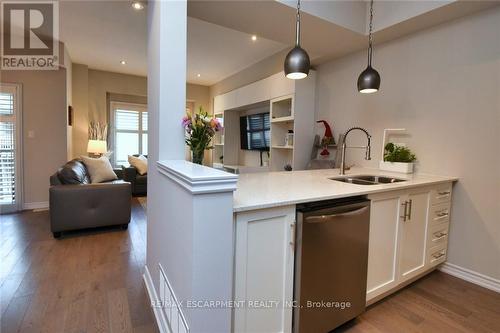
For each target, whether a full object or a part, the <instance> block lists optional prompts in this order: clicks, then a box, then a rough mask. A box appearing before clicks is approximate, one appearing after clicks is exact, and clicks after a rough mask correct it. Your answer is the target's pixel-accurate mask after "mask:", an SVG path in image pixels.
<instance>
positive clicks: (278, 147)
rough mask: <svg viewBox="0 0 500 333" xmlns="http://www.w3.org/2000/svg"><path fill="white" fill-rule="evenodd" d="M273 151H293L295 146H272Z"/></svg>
mask: <svg viewBox="0 0 500 333" xmlns="http://www.w3.org/2000/svg"><path fill="white" fill-rule="evenodd" d="M271 148H273V149H290V150H293V146H271Z"/></svg>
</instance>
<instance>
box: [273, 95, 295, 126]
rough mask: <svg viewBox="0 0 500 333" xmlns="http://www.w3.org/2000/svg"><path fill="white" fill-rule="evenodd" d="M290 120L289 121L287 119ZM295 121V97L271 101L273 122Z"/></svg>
mask: <svg viewBox="0 0 500 333" xmlns="http://www.w3.org/2000/svg"><path fill="white" fill-rule="evenodd" d="M287 118H288V119H287ZM278 119H285V120H282V121H290V120H293V97H292V96H284V97H280V98H276V99H273V100H271V122H275V120H278Z"/></svg>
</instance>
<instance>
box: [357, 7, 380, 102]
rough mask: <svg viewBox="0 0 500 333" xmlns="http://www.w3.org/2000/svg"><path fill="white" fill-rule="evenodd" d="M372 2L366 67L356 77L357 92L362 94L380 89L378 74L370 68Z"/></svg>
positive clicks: (371, 52) (371, 54)
mask: <svg viewBox="0 0 500 333" xmlns="http://www.w3.org/2000/svg"><path fill="white" fill-rule="evenodd" d="M372 30H373V0H371V1H370V31H369V34H368V66H367V67H366V69H365V70H364V71H363V72H362V73H361V74H360V75H359V77H358V91H359V92H360V93H363V94H371V93H374V92H377V91H378V90H379V88H380V74H379V73H378V72H377V71H376V70H375V69H374V68H373V67H372V56H373V37H372Z"/></svg>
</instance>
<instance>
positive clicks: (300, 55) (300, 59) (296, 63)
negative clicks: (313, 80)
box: [285, 0, 311, 80]
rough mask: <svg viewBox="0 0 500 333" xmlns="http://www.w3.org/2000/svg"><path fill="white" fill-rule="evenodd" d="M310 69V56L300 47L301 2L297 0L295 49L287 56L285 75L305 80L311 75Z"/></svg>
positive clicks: (293, 78)
mask: <svg viewBox="0 0 500 333" xmlns="http://www.w3.org/2000/svg"><path fill="white" fill-rule="evenodd" d="M310 67H311V62H310V60H309V55H308V54H307V52H306V51H305V50H304V49H303V48H301V47H300V0H297V16H296V22H295V47H294V48H293V49H292V50H291V51H290V52H288V54H287V55H286V58H285V75H286V77H287V78H289V79H292V80H298V79H303V78H305V77H306V76H307V75H308V74H309V68H310Z"/></svg>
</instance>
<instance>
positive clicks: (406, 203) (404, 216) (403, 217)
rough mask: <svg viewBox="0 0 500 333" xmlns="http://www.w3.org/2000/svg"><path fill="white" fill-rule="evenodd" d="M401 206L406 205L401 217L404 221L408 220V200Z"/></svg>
mask: <svg viewBox="0 0 500 333" xmlns="http://www.w3.org/2000/svg"><path fill="white" fill-rule="evenodd" d="M401 206H404V210H403V216H401V215H400V216H399V217H400V218H402V219H403V222H406V217H407V214H406V210H407V208H408V201H405V202H404V203H402V204H401Z"/></svg>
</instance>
